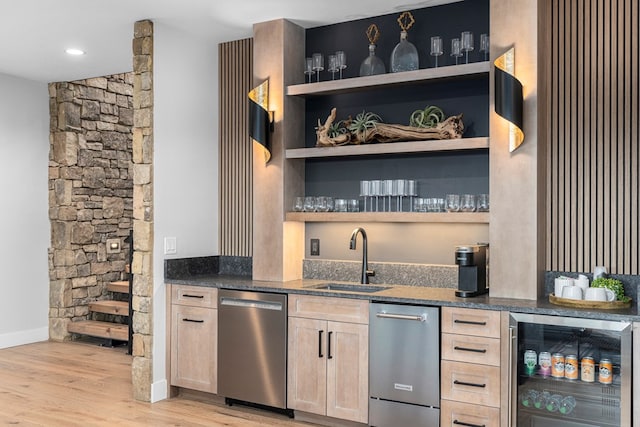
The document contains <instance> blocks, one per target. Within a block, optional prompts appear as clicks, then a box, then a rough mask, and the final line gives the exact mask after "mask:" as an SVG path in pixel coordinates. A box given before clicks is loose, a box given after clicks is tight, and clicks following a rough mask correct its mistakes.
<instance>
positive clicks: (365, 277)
mask: <svg viewBox="0 0 640 427" xmlns="http://www.w3.org/2000/svg"><path fill="white" fill-rule="evenodd" d="M358 233H360V234H362V279H361V280H360V283H362V284H363V285H366V284H368V283H369V276H375V275H376V273H375V271H373V270H369V263H368V261H367V232H366V231H364V228H362V227H358V228H356V229H355V230H353V233H351V240H350V241H349V249H351V250H352V251H355V250H356V238H357V237H358Z"/></svg>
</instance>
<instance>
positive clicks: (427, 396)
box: [369, 303, 440, 427]
mask: <svg viewBox="0 0 640 427" xmlns="http://www.w3.org/2000/svg"><path fill="white" fill-rule="evenodd" d="M369 391H370V399H369V425H370V426H375V427H398V426H402V427H438V426H439V424H440V310H439V309H438V308H437V307H422V306H413V305H398V304H383V303H372V304H371V306H370V309H369Z"/></svg>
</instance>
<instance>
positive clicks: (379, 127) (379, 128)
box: [316, 108, 464, 147]
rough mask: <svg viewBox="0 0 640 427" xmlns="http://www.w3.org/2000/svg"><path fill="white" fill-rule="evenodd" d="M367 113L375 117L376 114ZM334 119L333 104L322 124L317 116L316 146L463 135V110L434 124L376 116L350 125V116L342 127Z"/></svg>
mask: <svg viewBox="0 0 640 427" xmlns="http://www.w3.org/2000/svg"><path fill="white" fill-rule="evenodd" d="M367 114H370V115H371V116H373V117H376V118H377V116H376V115H375V114H371V113H367ZM359 116H360V115H359ZM335 120H336V109H335V108H332V109H331V114H329V117H327V120H326V121H325V122H324V124H323V123H321V122H320V119H318V127H317V128H316V137H317V142H316V146H318V147H336V146H339V145H347V144H368V143H371V142H397V141H421V140H428V139H457V138H462V132H463V131H464V123H463V122H462V114H458V115H457V116H451V117H449V118H447V119H446V120H444V121H442V122H440V123H438V124H436V125H434V126H433V127H416V126H406V125H398V124H388V123H380V122H379V121H376V120H368V121H367V125H366V126H353V124H352V123H353V120H352V119H351V118H349V119H348V120H346V121H345V122H344V125H345V126H344V127H340V126H337V125H336V124H335ZM338 124H339V123H338Z"/></svg>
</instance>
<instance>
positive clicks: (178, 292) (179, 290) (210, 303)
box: [171, 285, 218, 308]
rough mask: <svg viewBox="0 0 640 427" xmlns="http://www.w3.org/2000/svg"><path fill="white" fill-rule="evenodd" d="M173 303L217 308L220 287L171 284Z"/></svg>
mask: <svg viewBox="0 0 640 427" xmlns="http://www.w3.org/2000/svg"><path fill="white" fill-rule="evenodd" d="M171 303H172V304H179V305H188V306H191V307H207V308H216V307H217V306H218V288H205V287H202V286H188V285H171Z"/></svg>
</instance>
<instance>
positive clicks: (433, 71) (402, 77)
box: [287, 61, 490, 96]
mask: <svg viewBox="0 0 640 427" xmlns="http://www.w3.org/2000/svg"><path fill="white" fill-rule="evenodd" d="M489 67H490V65H489V62H488V61H484V62H473V63H471V64H462V65H449V66H446V67H438V68H427V69H423V70H415V71H405V72H402V73H386V74H379V75H376V76H366V77H353V78H348V79H342V80H330V81H326V82H318V83H305V84H298V85H291V86H288V87H287V95H296V96H307V95H329V94H335V93H349V92H357V91H359V90H363V89H373V88H376V87H382V86H385V87H388V86H392V85H403V84H411V83H417V82H426V81H429V80H443V79H456V78H462V77H470V76H474V75H478V74H488V73H489Z"/></svg>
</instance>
